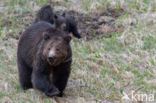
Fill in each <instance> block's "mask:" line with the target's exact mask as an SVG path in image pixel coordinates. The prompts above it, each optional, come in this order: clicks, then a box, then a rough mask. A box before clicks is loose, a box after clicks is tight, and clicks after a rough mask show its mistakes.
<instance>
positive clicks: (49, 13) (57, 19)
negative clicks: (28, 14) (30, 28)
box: [34, 5, 81, 39]
mask: <svg viewBox="0 0 156 103" xmlns="http://www.w3.org/2000/svg"><path fill="white" fill-rule="evenodd" d="M39 21H46V22H49V23H51V24H55V26H56V27H57V28H58V27H60V26H61V25H62V24H65V25H66V26H65V27H64V31H66V32H68V33H72V34H73V35H74V36H75V37H77V38H78V39H79V38H81V34H80V33H79V32H78V28H77V22H76V21H75V19H74V17H72V16H69V15H66V13H65V12H64V13H63V14H62V15H59V14H55V13H54V12H53V10H52V7H51V6H50V5H45V6H43V7H42V8H41V9H40V10H39V11H38V12H37V14H36V18H35V22H34V23H36V22H39Z"/></svg>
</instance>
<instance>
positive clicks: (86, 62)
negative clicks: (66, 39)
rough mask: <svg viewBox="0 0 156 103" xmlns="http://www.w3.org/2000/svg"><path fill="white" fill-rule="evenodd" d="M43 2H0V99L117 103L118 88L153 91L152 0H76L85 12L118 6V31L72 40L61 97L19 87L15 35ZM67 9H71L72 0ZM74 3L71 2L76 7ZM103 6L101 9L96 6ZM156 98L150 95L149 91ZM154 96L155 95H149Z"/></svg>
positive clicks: (9, 102)
mask: <svg viewBox="0 0 156 103" xmlns="http://www.w3.org/2000/svg"><path fill="white" fill-rule="evenodd" d="M49 1H50V0H49ZM49 1H48V0H33V1H31V0H6V1H5V0H1V1H0V15H1V16H0V103H34V102H36V103H57V102H58V103H64V102H67V103H86V102H93V103H94V102H95V103H98V102H100V101H103V102H104V101H106V102H122V103H125V102H123V101H122V99H121V98H122V96H123V92H125V93H127V94H129V93H130V91H132V90H137V89H138V88H140V87H142V86H143V87H144V88H143V89H141V90H139V91H138V93H146V94H151V93H156V82H155V78H156V69H155V68H156V33H155V28H156V25H155V18H156V16H155V14H156V12H155V10H156V8H155V5H154V4H156V2H155V1H154V0H153V1H152V0H138V1H132V0H116V1H114V2H112V0H80V4H79V5H80V6H79V7H80V8H79V10H80V11H81V12H83V13H86V14H88V15H89V13H90V12H99V11H100V10H101V8H105V9H107V8H113V9H117V10H119V9H123V10H124V11H125V13H124V14H123V15H121V16H120V17H118V18H116V20H115V23H117V24H118V26H124V30H123V31H122V32H112V33H111V34H112V36H111V37H107V38H106V37H105V36H102V35H96V31H95V30H93V34H94V36H100V37H99V38H95V39H93V40H86V38H85V37H84V38H82V39H81V40H77V39H74V38H73V40H72V43H71V46H72V50H73V65H72V73H71V76H70V79H69V82H68V86H67V88H66V90H65V97H63V98H58V97H52V98H48V97H46V96H45V95H44V94H43V93H42V92H39V91H37V90H33V89H30V90H28V91H23V90H22V89H21V87H20V85H19V80H18V71H17V66H16V52H17V43H18V37H19V34H20V32H21V31H24V30H25V28H27V27H28V26H29V25H30V24H31V22H32V21H33V19H34V15H35V13H36V12H37V10H38V9H39V8H40V7H41V6H43V5H45V4H47V3H48V2H49ZM62 2H63V3H65V4H66V3H67V6H69V7H67V8H68V9H73V10H75V11H79V10H78V9H77V8H76V9H75V8H74V7H72V6H71V5H72V4H73V2H71V1H69V0H62ZM76 7H77V6H76ZM102 10H104V9H102ZM155 96H156V95H155ZM155 100H156V97H155Z"/></svg>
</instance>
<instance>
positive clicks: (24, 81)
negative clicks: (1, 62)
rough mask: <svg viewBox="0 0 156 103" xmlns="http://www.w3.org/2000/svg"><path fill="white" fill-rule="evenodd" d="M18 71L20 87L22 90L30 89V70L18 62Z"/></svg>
mask: <svg viewBox="0 0 156 103" xmlns="http://www.w3.org/2000/svg"><path fill="white" fill-rule="evenodd" d="M18 70H19V80H20V85H21V87H22V88H23V89H24V90H26V89H29V88H32V83H31V73H32V69H31V68H29V67H27V66H26V65H25V64H24V63H22V62H20V61H19V62H18Z"/></svg>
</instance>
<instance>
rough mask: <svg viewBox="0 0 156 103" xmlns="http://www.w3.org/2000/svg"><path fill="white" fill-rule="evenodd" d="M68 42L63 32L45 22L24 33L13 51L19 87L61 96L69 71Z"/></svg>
mask: <svg viewBox="0 0 156 103" xmlns="http://www.w3.org/2000/svg"><path fill="white" fill-rule="evenodd" d="M70 41H71V37H70V36H69V35H67V33H66V32H64V31H63V30H61V29H59V28H56V27H55V26H54V25H52V24H50V23H48V22H44V21H40V22H37V23H34V24H32V25H31V26H30V27H29V28H28V29H26V31H25V32H24V33H23V34H22V35H21V37H20V40H19V43H18V50H17V65H18V71H19V80H20V85H21V87H22V88H23V89H24V90H26V89H29V88H35V89H38V90H40V91H43V92H44V93H45V95H47V96H62V95H63V91H64V89H65V87H66V84H67V81H68V78H69V75H70V71H71V63H72V51H71V47H70Z"/></svg>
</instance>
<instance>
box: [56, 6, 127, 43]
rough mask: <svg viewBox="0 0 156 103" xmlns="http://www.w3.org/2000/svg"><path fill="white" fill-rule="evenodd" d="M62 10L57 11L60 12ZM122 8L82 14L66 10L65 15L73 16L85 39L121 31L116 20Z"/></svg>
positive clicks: (121, 27)
mask: <svg viewBox="0 0 156 103" xmlns="http://www.w3.org/2000/svg"><path fill="white" fill-rule="evenodd" d="M60 12H62V11H58V12H57V13H59V14H60ZM124 12H125V11H124V10H123V9H120V10H118V9H112V8H108V9H106V10H103V11H102V12H101V11H100V12H98V13H91V14H83V13H78V12H75V11H66V13H67V15H70V16H73V17H75V19H76V21H77V22H78V27H79V31H80V33H81V34H82V36H83V37H85V38H86V40H92V39H95V38H99V36H104V37H111V36H112V33H114V32H117V33H119V32H122V31H123V28H124V27H123V26H122V25H118V24H117V23H116V20H117V19H118V17H120V16H121V15H123V14H124Z"/></svg>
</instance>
